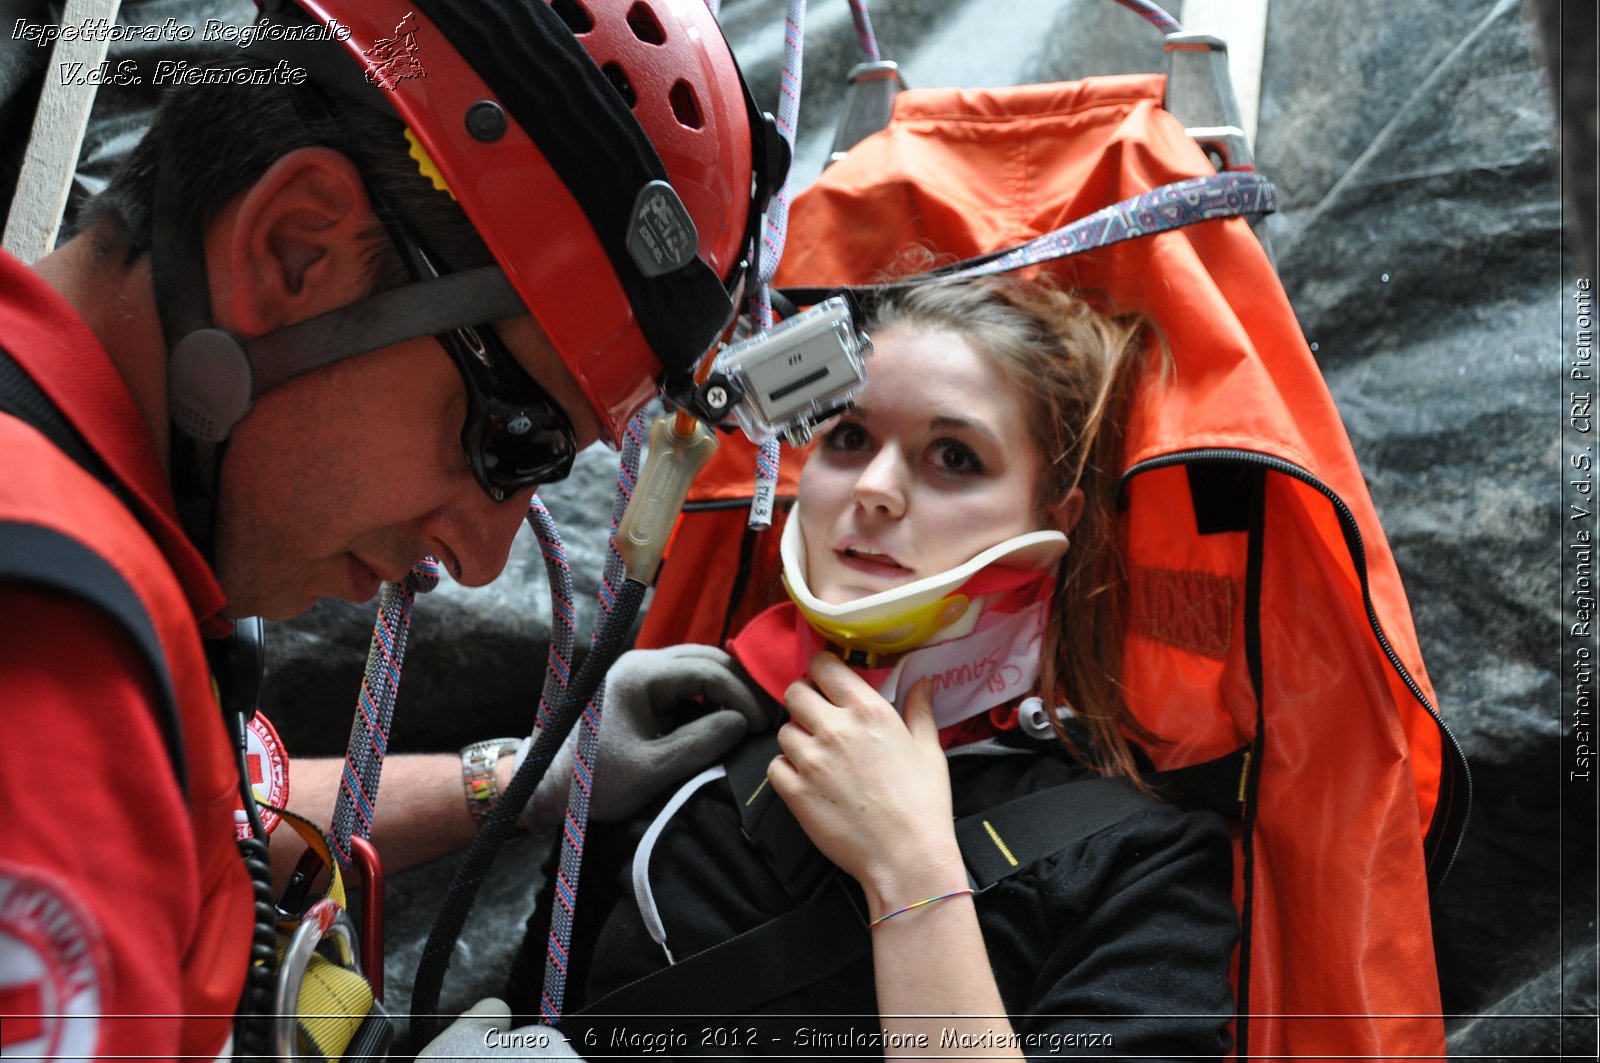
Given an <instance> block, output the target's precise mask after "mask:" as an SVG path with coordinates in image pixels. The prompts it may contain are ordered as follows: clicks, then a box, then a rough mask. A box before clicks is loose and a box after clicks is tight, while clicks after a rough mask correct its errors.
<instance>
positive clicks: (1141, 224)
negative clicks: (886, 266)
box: [782, 170, 1278, 306]
mask: <svg viewBox="0 0 1600 1063" xmlns="http://www.w3.org/2000/svg"><path fill="white" fill-rule="evenodd" d="M1277 209H1278V193H1277V190H1276V189H1274V188H1273V186H1272V182H1271V181H1268V180H1267V179H1266V178H1265V177H1262V176H1261V175H1260V174H1258V173H1252V172H1250V171H1247V170H1228V171H1225V172H1223V173H1216V174H1206V175H1204V176H1202V177H1190V178H1186V179H1185V180H1182V181H1174V182H1172V183H1171V184H1166V185H1162V186H1160V187H1159V188H1152V189H1150V190H1149V191H1148V192H1144V193H1141V194H1140V195H1137V196H1131V197H1129V198H1128V199H1124V200H1122V201H1121V202H1119V203H1113V204H1112V205H1111V206H1109V207H1104V208H1102V209H1100V210H1097V211H1095V212H1094V213H1093V214H1090V215H1089V216H1088V217H1085V218H1079V219H1078V220H1077V221H1074V222H1069V223H1068V224H1066V225H1064V226H1062V227H1061V228H1059V229H1056V230H1054V231H1052V232H1048V233H1045V234H1044V235H1043V236H1038V237H1035V238H1034V239H1032V240H1029V241H1028V242H1027V243H1025V244H1018V245H1017V246H1016V247H1013V248H1010V249H1008V250H1004V251H995V252H992V253H990V254H987V255H979V256H977V257H975V258H969V259H965V260H963V261H961V262H952V263H951V264H950V265H948V266H941V267H939V268H938V269H934V270H929V271H928V272H927V273H920V274H917V275H916V276H914V277H907V278H906V279H904V280H901V281H896V282H894V283H893V284H886V285H859V286H856V287H855V288H854V290H855V291H857V292H871V291H889V290H891V289H896V288H905V287H909V286H912V285H916V284H926V283H928V282H930V281H948V280H952V279H958V278H968V277H986V276H989V275H991V274H994V273H1004V272H1006V271H1007V270H1013V269H1021V268H1023V267H1024V266H1037V265H1040V264H1042V263H1045V262H1050V261H1053V260H1055V259H1058V258H1067V257H1069V256H1071V255H1079V254H1082V253H1084V252H1085V251H1094V250H1097V249H1099V248H1102V247H1109V246H1111V245H1112V244H1117V243H1121V242H1122V241H1124V240H1133V239H1136V238H1138V237H1141V236H1154V235H1156V234H1157V233H1164V232H1170V231H1171V230H1173V229H1181V228H1183V227H1184V226H1186V225H1196V224H1198V223H1200V222H1206V221H1219V220H1222V219H1226V218H1238V217H1248V216H1251V215H1260V214H1270V213H1272V212H1273V211H1275V210H1277ZM837 291H838V288H837V287H829V288H784V289H783V290H782V294H783V295H784V296H785V297H786V298H788V299H789V300H790V301H792V302H793V303H794V304H795V305H796V306H811V305H813V304H815V303H818V302H820V301H822V300H823V299H825V298H827V297H828V296H829V295H833V294H835V293H836V292H837Z"/></svg>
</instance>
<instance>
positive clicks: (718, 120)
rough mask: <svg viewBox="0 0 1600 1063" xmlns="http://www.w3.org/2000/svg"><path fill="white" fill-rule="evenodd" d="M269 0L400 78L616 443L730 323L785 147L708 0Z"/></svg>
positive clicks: (454, 183) (446, 176) (481, 224)
mask: <svg viewBox="0 0 1600 1063" xmlns="http://www.w3.org/2000/svg"><path fill="white" fill-rule="evenodd" d="M262 6H263V9H264V18H266V19H269V20H270V19H273V18H276V17H278V15H279V14H287V15H288V16H289V17H290V18H293V17H295V16H296V15H297V14H300V13H303V17H307V18H309V19H311V20H312V21H313V22H314V23H316V24H317V25H318V26H320V28H321V29H320V32H325V33H326V35H327V37H328V38H330V39H331V40H336V41H339V42H341V43H342V45H343V50H344V52H345V53H346V54H347V55H348V56H349V57H351V58H353V59H355V60H356V61H357V62H359V63H360V64H361V68H362V69H364V71H365V74H366V78H365V80H366V81H367V82H370V83H371V84H373V85H376V86H378V87H379V88H380V89H383V90H385V91H384V92H383V93H382V95H383V96H384V97H386V98H387V102H388V105H389V106H391V107H392V108H393V110H394V111H395V112H396V113H397V114H398V115H399V116H400V118H401V119H402V120H403V121H404V122H405V123H406V125H407V126H408V127H409V130H410V132H411V135H412V136H413V137H414V138H415V141H416V143H417V144H420V151H418V150H417V149H414V150H413V154H415V155H418V158H419V168H421V170H422V172H424V173H430V174H431V175H436V183H438V184H440V185H442V186H443V187H446V188H447V189H448V190H449V192H450V194H451V195H452V196H454V197H455V198H456V200H457V201H458V202H459V204H460V206H461V207H462V209H463V210H464V211H465V212H466V214H467V216H468V218H470V219H471V221H472V224H473V226H474V228H475V229H476V230H477V232H478V234H479V235H480V237H481V238H482V239H483V241H484V243H485V244H486V245H487V246H488V248H489V250H490V251H491V252H492V253H493V255H494V257H495V259H496V261H497V262H498V263H499V266H500V268H501V269H502V270H503V271H504V272H505V274H506V276H507V277H508V278H509V280H510V282H511V285H512V286H513V287H514V288H515V290H516V293H517V295H518V296H520V298H521V300H522V302H523V303H524V304H525V305H526V307H527V309H528V310H529V311H530V312H531V313H532V315H533V317H534V318H535V320H537V321H538V323H539V325H540V326H541V327H542V328H543V330H544V332H545V333H546V334H547V335H548V336H549V338H550V340H551V341H552V343H553V344H554V345H555V348H556V350H557V352H558V353H559V354H560V356H561V358H562V360H563V362H565V364H566V365H567V367H568V369H570V370H571V372H572V374H573V376H574V377H576V378H577V381H578V384H579V386H580V387H581V388H582V390H583V393H584V395H585V396H586V397H587V398H588V400H589V403H590V405H591V406H592V407H593V408H594V410H595V412H596V414H597V415H598V416H599V418H600V421H601V425H602V431H603V432H604V433H605V435H606V437H607V438H608V439H609V440H610V441H612V442H615V441H616V440H617V439H619V438H620V435H621V433H622V429H623V427H624V426H625V425H626V423H627V420H628V418H629V417H630V416H632V415H633V414H634V413H635V412H636V411H637V410H638V409H639V408H640V407H642V406H643V405H644V404H645V403H646V402H647V401H649V399H650V397H651V396H652V395H653V394H654V392H655V391H656V388H657V385H658V383H660V382H661V381H662V380H663V377H667V378H669V379H677V380H680V381H681V380H684V379H686V378H687V375H688V374H689V373H690V372H691V371H692V369H693V367H694V364H695V363H696V362H697V361H698V360H699V359H700V358H701V357H702V356H703V355H704V354H705V352H706V351H707V350H709V349H710V348H711V346H712V345H713V344H714V343H715V342H716V340H717V338H718V336H719V335H720V334H721V332H722V331H723V329H724V328H725V327H726V326H727V324H728V323H729V322H730V321H731V320H732V318H733V314H734V305H735V297H736V293H737V289H738V286H739V282H740V280H741V279H742V276H743V274H744V272H745V270H744V268H743V267H744V266H745V265H746V263H745V257H746V255H747V253H749V249H750V248H751V247H752V242H753V236H754V233H755V230H756V227H757V225H758V222H759V218H760V216H761V213H762V211H763V210H764V209H765V205H766V201H767V198H768V197H769V196H770V194H771V191H772V190H773V189H774V188H775V187H776V186H777V185H778V184H779V183H781V180H782V176H783V174H782V170H783V169H784V168H785V167H786V165H787V146H786V145H782V144H781V141H779V142H778V143H774V141H778V138H777V135H776V133H775V132H774V131H772V126H771V119H770V118H769V117H767V116H765V115H762V114H761V113H760V112H759V111H758V109H757V108H756V107H755V104H754V103H753V101H752V100H751V97H750V93H749V91H748V89H747V88H746V87H745V84H744V81H743V78H742V77H741V76H740V73H739V70H738V67H737V66H736V65H735V62H734V58H733V54H732V52H731V51H730V50H729V48H728V45H727V42H726V41H725V40H724V39H723V36H722V32H721V29H720V27H719V26H718V25H717V22H716V19H715V18H714V17H713V16H712V14H711V12H710V11H709V10H708V9H707V7H706V5H705V4H704V3H703V2H701V0H500V2H497V3H463V2H460V0H276V2H274V0H266V2H264V3H263V4H262ZM307 28H309V29H311V30H312V32H319V30H318V29H317V28H316V27H307ZM327 47H328V44H327V43H324V44H323V48H327ZM334 65H337V66H339V67H342V68H344V69H343V71H342V74H343V76H344V77H345V78H346V80H348V77H349V74H350V68H349V67H348V65H347V64H342V63H341V64H334ZM312 77H313V79H314V80H319V81H320V80H323V77H322V73H321V72H320V71H318V70H313V71H312ZM335 80H337V79H335ZM333 87H335V88H337V86H333ZM369 94H370V93H369ZM424 153H425V156H426V157H425V158H424V157H422V156H423V154H424ZM481 323H482V322H462V324H463V325H466V324H481Z"/></svg>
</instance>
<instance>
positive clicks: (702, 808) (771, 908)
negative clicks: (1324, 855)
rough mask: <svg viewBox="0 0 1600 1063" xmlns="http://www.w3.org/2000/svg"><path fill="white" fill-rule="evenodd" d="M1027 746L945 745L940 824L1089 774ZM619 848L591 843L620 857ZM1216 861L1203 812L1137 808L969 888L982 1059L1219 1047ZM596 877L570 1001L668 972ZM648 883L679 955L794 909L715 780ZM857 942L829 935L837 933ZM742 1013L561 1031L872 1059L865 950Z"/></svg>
mask: <svg viewBox="0 0 1600 1063" xmlns="http://www.w3.org/2000/svg"><path fill="white" fill-rule="evenodd" d="M1041 748H1042V747H1040V746H1038V745H1036V744H1033V743H1030V742H1028V740H1026V739H1024V738H1022V737H1020V736H1014V737H1010V738H1008V739H1007V740H1006V741H1005V742H1004V743H1002V742H985V743H981V744H979V745H977V746H968V747H964V748H963V749H962V750H960V751H958V752H955V753H953V754H952V755H951V757H950V772H951V782H952V788H953V794H954V800H955V813H956V815H957V816H958V817H960V816H963V815H967V814H970V813H974V812H979V811H982V810H984V809H986V808H990V807H993V806H994V805H996V804H999V803H1000V802H1002V801H1005V800H1007V799H1009V798H1011V797H1015V796H1018V795H1020V794H1023V793H1029V792H1032V791H1034V790H1038V789H1042V788H1046V787H1051V786H1058V785H1061V784H1063V783H1066V782H1070V781H1073V780H1076V779H1080V778H1083V777H1085V776H1086V775H1087V774H1088V772H1087V771H1086V769H1084V768H1082V767H1080V766H1078V765H1076V764H1074V763H1072V762H1070V761H1068V760H1066V758H1064V757H1062V756H1060V755H1057V754H1056V753H1055V752H1054V750H1053V749H1049V750H1047V751H1043V752H1041ZM637 833H638V829H637V828H636V829H635V830H634V832H633V835H635V836H636V835H637ZM593 841H594V839H593V838H592V839H591V842H593ZM627 844H628V843H623V844H620V845H619V844H616V843H615V842H613V843H611V844H610V845H609V846H608V844H607V843H606V842H601V844H600V846H599V847H598V848H599V849H600V851H601V852H605V851H606V850H607V848H610V849H612V850H614V851H617V852H621V851H622V850H625V849H626V848H627ZM1230 852H1231V851H1230V846H1229V841H1228V835H1227V830H1226V828H1225V826H1224V824H1223V821H1222V820H1221V819H1220V818H1219V817H1217V816H1215V815H1213V814H1211V813H1205V812H1185V811H1183V810H1181V809H1178V808H1176V807H1173V806H1171V805H1168V804H1164V803H1161V802H1158V801H1155V800H1148V801H1145V802H1143V803H1142V805H1141V807H1140V808H1139V809H1138V810H1137V811H1135V812H1134V813H1133V814H1131V815H1129V816H1127V817H1126V818H1124V819H1123V820H1121V821H1120V822H1118V823H1117V824H1115V825H1114V826H1112V827H1108V828H1106V829H1105V830H1103V831H1101V832H1099V833H1098V834H1095V835H1093V836H1091V837H1090V838H1088V839H1086V840H1084V841H1081V842H1077V843H1074V844H1072V845H1070V846H1069V847H1068V848H1066V849H1065V850H1063V851H1061V852H1059V853H1057V854H1056V855H1055V856H1052V857H1049V858H1046V859H1044V860H1041V861H1039V862H1037V863H1036V864H1034V865H1033V866H1030V867H1027V868H1024V869H1022V870H1021V871H1019V872H1018V873H1016V874H1014V875H1012V876H1011V877H1009V878H1007V879H1005V880H1003V881H1001V882H1000V883H999V884H997V885H996V886H994V887H993V888H992V889H990V890H988V891H986V892H984V893H982V894H980V895H979V896H978V897H977V899H976V905H977V913H978V919H979V923H980V926H981V927H982V931H983V935H984V940H985V943H986V945H987V946H988V951H989V958H990V963H991V965H992V967H993V969H994V972H995V978H996V981H997V983H998V985H999V989H1000V994H1001V998H1002V999H1003V1000H1004V1001H1005V1003H1006V1008H1007V1011H1008V1012H1009V1014H1010V1018H1011V1025H1012V1029H1013V1031H1014V1034H1015V1035H1016V1036H1017V1037H1018V1038H1020V1039H1021V1040H1020V1041H1017V1042H1013V1043H1007V1042H1003V1041H1000V1040H998V1039H997V1040H996V1041H995V1043H994V1044H993V1045H992V1046H991V1047H992V1048H993V1049H994V1051H996V1052H998V1051H999V1050H1001V1049H1003V1048H1006V1047H1012V1046H1015V1047H1020V1048H1021V1050H1022V1051H1023V1052H1024V1053H1026V1054H1028V1055H1030V1056H1038V1057H1040V1058H1052V1057H1060V1056H1071V1055H1089V1056H1107V1055H1115V1056H1120V1057H1130V1056H1132V1057H1141V1058H1194V1057H1211V1056H1218V1055H1221V1054H1222V1053H1224V1052H1225V1051H1226V1050H1227V1048H1228V1045H1229V1038H1228V1033H1227V1029H1226V1027H1227V1024H1228V1022H1229V1021H1230V1020H1231V1018H1232V1015H1233V993H1232V989H1231V987H1230V986H1229V982H1228V964H1229V956H1230V953H1231V951H1232V949H1233V946H1234V942H1235V940H1236V938H1237V936H1238V917H1237V914H1236V912H1235V910H1234V907H1233V904H1232V902H1231V899H1230V890H1231V885H1232V870H1231V855H1230ZM593 853H594V849H591V856H592V854H593ZM629 856H630V857H631V853H629ZM589 859H591V857H590V856H586V861H588V860H589ZM602 859H603V858H602ZM607 873H608V874H613V875H615V874H619V873H620V876H621V883H620V885H621V892H620V896H618V895H616V894H613V895H614V896H617V899H616V903H614V904H611V905H610V910H609V914H608V915H606V917H605V918H604V920H603V924H602V925H600V926H599V927H598V928H597V929H593V928H592V929H591V930H590V932H589V933H587V934H579V935H576V936H575V941H574V954H575V955H574V962H575V965H576V966H575V968H574V971H573V974H574V978H575V982H574V983H571V984H573V985H574V989H572V990H569V993H572V994H573V996H574V998H575V999H572V1000H570V1001H569V1003H570V1004H572V1005H573V1006H578V1005H579V1004H581V1002H582V1001H583V1000H588V1001H595V1000H598V999H599V998H600V997H602V996H604V994H606V993H608V992H610V991H611V990H613V989H615V988H617V987H619V986H622V985H624V984H626V983H628V982H630V981H632V980H634V979H636V978H639V977H642V976H644V975H647V974H650V973H652V972H654V971H656V970H658V969H660V968H662V967H665V966H667V958H666V955H665V954H664V952H663V950H662V948H661V946H659V945H658V944H656V942H655V941H653V940H652V939H651V937H650V936H649V933H648V932H647V930H646V928H645V924H644V920H643V917H642V916H641V914H640V910H639V906H638V904H637V902H636V901H635V899H634V894H633V890H632V887H631V884H630V883H629V881H628V880H629V874H630V868H629V867H628V866H627V865H626V861H624V862H623V866H622V867H621V868H620V869H618V868H617V867H616V865H615V863H613V865H612V868H611V869H610V870H609V871H608V872H607ZM594 877H595V876H594V875H593V874H591V870H590V867H589V866H587V864H586V867H585V874H584V884H583V886H582V887H581V888H580V891H579V892H580V897H581V903H580V908H583V907H584V906H588V908H587V910H588V913H589V915H590V916H591V920H592V919H593V916H594V915H595V907H594V903H595V902H596V901H597V900H598V898H597V897H594V896H590V895H586V894H585V890H588V889H589V883H590V882H591V881H593V878H594ZM650 881H651V885H652V889H653V891H654V895H655V900H656V904H657V906H658V909H659V910H660V912H661V916H662V921H663V925H664V927H665V929H666V931H667V945H668V947H670V948H671V949H672V952H673V954H674V958H675V960H678V961H681V960H682V959H683V958H685V957H687V956H690V955H693V954H695V953H696V952H699V951H700V950H702V949H706V948H710V947H712V946H714V945H717V944H720V943H722V942H724V941H726V940H728V939H730V938H732V937H733V936H735V935H737V934H739V933H742V932H743V931H745V930H748V929H750V928H752V927H754V926H757V925H759V924H761V923H764V922H766V921H767V920H769V919H771V918H773V917H775V916H777V915H779V914H781V913H783V912H785V911H788V910H789V909H791V908H792V907H794V903H795V902H794V901H793V900H791V898H790V897H789V895H788V893H787V892H786V891H785V889H784V887H783V885H782V884H781V883H780V882H779V881H778V879H777V878H776V876H775V875H774V874H773V872H772V871H771V869H770V868H769V867H768V866H767V864H766V862H765V861H764V860H763V859H762V858H761V856H760V855H759V854H758V853H757V852H756V851H755V850H754V849H753V848H752V847H751V846H750V844H749V843H748V842H747V841H746V840H745V839H744V837H743V835H742V834H741V830H740V819H739V814H738V810H737V808H736V807H735V804H734V802H733V799H732V793H731V791H730V789H729V787H728V784H727V782H726V781H725V780H717V781H714V782H712V783H710V784H708V785H706V786H705V787H704V788H703V789H701V790H700V791H699V792H697V793H696V794H695V796H694V797H692V798H690V799H689V801H688V802H687V803H686V804H685V805H684V806H683V808H682V809H680V810H679V811H678V813H677V814H676V815H675V816H673V817H672V819H671V820H670V822H669V823H668V824H667V826H666V827H665V829H664V830H663V832H662V833H661V836H660V838H659V840H658V841H657V843H656V844H655V847H654V849H653V855H652V857H651V861H650ZM599 892H604V891H599ZM580 921H581V920H580ZM591 927H593V923H592V922H591ZM859 932H860V931H859V930H858V928H857V927H854V926H842V927H840V930H839V933H840V939H841V941H842V940H844V938H845V935H847V934H855V933H859ZM591 935H592V936H591ZM531 944H532V941H530V945H531ZM530 951H531V950H530ZM540 951H541V952H542V949H541V950H540ZM580 951H582V952H583V953H585V955H584V956H582V957H580V956H578V955H577V954H578V953H579V952H580ZM770 962H773V963H778V964H781V963H782V962H783V958H782V957H781V956H774V957H771V959H770ZM527 973H528V974H530V975H531V974H532V973H533V972H532V971H531V970H528V971H527ZM578 980H581V982H579V981H578ZM756 1011H757V1012H758V1014H759V1017H740V1018H737V1019H727V1018H717V1019H705V1020H700V1019H697V1018H694V1017H690V1016H674V1017H673V1018H672V1019H670V1020H665V1021H662V1020H658V1021H655V1022H647V1021H644V1020H639V1019H635V1018H633V1017H631V1016H616V1017H612V1018H611V1019H609V1020H601V1019H595V1020H592V1023H593V1024H592V1025H590V1024H589V1022H590V1021H591V1020H586V1019H585V1018H584V1017H579V1018H577V1019H574V1020H570V1021H569V1022H567V1023H563V1029H564V1030H565V1031H566V1032H567V1033H568V1034H569V1036H572V1037H573V1038H574V1045H575V1047H577V1048H579V1050H580V1051H583V1052H584V1053H585V1055H586V1057H588V1058H603V1057H605V1056H608V1055H613V1054H614V1055H628V1054H635V1053H636V1054H640V1055H645V1054H648V1055H654V1056H658V1057H659V1056H663V1055H665V1056H667V1057H668V1058H674V1057H687V1056H696V1055H714V1056H718V1057H720V1058H724V1059H727V1058H745V1057H754V1056H761V1055H788V1056H791V1057H796V1056H798V1057H821V1056H829V1055H846V1056H857V1057H866V1058H877V1057H878V1056H879V1055H881V1047H882V1046H881V1042H880V1040H879V1039H880V1038H881V1032H880V1031H881V1026H880V1022H879V1019H878V1014H877V1005H876V995H875V991H874V988H873V977H872V965H871V959H870V956H868V957H865V958H863V959H861V960H858V961H856V962H855V963H853V964H851V965H850V966H848V967H846V968H845V969H844V970H842V971H840V972H839V973H837V974H835V975H833V976H830V977H828V978H826V979H824V980H823V981H821V982H818V983H816V984H813V985H809V986H806V987H804V988H801V989H798V990H796V991H794V992H792V993H789V994H787V995H785V996H782V997H779V998H778V999H775V1000H772V1001H770V1002H768V1003H766V1004H764V1005H761V1006H760V1007H759V1008H757V1009H756ZM570 1012H571V1008H569V1014H570ZM938 1047H939V1046H937V1045H934V1046H931V1048H930V1050H929V1052H928V1053H926V1054H936V1049H937V1048H938Z"/></svg>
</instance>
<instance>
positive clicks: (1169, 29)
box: [1117, 0, 1183, 33]
mask: <svg viewBox="0 0 1600 1063" xmlns="http://www.w3.org/2000/svg"><path fill="white" fill-rule="evenodd" d="M1117 3H1119V4H1121V5H1122V6H1123V7H1125V8H1127V9H1128V10H1130V11H1136V12H1138V13H1139V14H1140V15H1141V16H1143V18H1144V20H1145V21H1146V22H1148V23H1150V25H1152V26H1154V27H1155V28H1156V29H1158V30H1160V31H1161V32H1162V33H1182V32H1183V27H1182V26H1180V25H1178V20H1177V19H1175V18H1173V17H1172V16H1171V15H1169V14H1167V13H1166V11H1165V10H1164V9H1163V8H1162V7H1161V5H1159V4H1156V3H1152V2H1151V0H1117Z"/></svg>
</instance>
